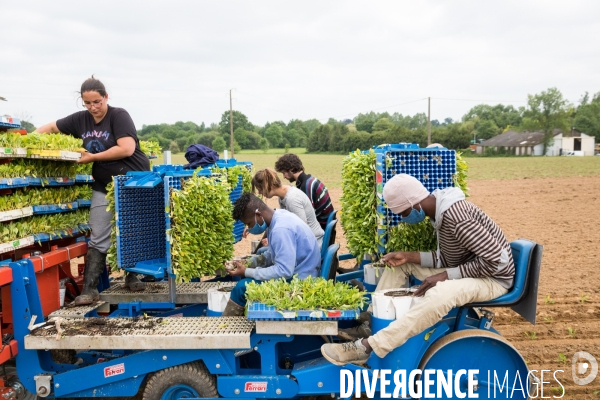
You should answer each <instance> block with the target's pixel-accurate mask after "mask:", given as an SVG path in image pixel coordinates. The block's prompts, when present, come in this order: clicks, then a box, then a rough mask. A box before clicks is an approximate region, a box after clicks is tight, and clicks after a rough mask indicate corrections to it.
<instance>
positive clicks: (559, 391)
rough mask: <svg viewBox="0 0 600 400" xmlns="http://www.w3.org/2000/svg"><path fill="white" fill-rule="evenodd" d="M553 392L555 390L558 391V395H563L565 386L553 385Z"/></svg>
mask: <svg viewBox="0 0 600 400" xmlns="http://www.w3.org/2000/svg"><path fill="white" fill-rule="evenodd" d="M552 392H554V393H556V394H558V395H560V396H562V395H563V392H564V389H563V387H562V386H561V387H553V388H552Z"/></svg>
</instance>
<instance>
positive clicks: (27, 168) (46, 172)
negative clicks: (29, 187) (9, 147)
mask: <svg viewBox="0 0 600 400" xmlns="http://www.w3.org/2000/svg"><path fill="white" fill-rule="evenodd" d="M77 165H78V164H76V163H72V162H64V161H48V160H39V159H17V160H13V161H12V162H10V163H8V164H1V165H0V178H24V177H34V178H51V177H52V178H55V177H62V178H72V179H74V178H75V175H77Z"/></svg>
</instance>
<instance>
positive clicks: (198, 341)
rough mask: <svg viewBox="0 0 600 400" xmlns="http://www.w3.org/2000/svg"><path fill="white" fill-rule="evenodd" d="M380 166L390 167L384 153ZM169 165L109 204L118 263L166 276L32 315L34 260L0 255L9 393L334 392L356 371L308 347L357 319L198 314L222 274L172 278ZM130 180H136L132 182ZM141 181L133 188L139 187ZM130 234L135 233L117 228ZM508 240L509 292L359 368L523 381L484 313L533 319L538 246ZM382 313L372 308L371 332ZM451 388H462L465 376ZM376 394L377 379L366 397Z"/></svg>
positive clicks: (483, 394) (462, 310) (479, 389)
mask: <svg viewBox="0 0 600 400" xmlns="http://www.w3.org/2000/svg"><path fill="white" fill-rule="evenodd" d="M403 150H404V148H384V149H383V150H382V154H383V155H382V157H383V158H382V160H381V161H382V162H383V163H384V164H385V163H386V161H385V157H386V156H387V157H388V159H389V158H395V154H394V153H395V152H400V151H403ZM425 150H427V151H429V149H423V151H425ZM437 151H446V152H448V150H445V149H443V150H437ZM386 152H387V153H388V154H387V155H386ZM411 153H412V154H413V155H414V154H416V155H417V156H416V157H417V159H418V157H421V161H423V162H424V161H426V160H425V158H424V157H430V156H431V155H430V154H428V155H427V156H426V155H424V153H423V152H421V151H420V150H419V149H417V148H412V149H411ZM433 155H435V154H433ZM407 156H408V155H407ZM436 156H437V155H436ZM436 163H437V159H436ZM387 164H388V165H391V166H392V167H394V168H396V169H399V167H398V166H396V165H395V164H391V163H390V161H388V162H387ZM398 165H400V164H398ZM400 172H401V171H397V173H400ZM178 174H180V175H178ZM181 174H184V173H183V172H182V171H177V170H176V168H175V169H174V170H170V171H168V170H161V171H155V172H154V173H153V174H152V175H148V174H146V176H136V175H135V174H133V175H127V176H125V177H122V178H119V179H118V180H117V182H118V185H117V186H116V187H115V196H116V197H117V199H118V202H119V205H118V206H117V209H118V211H119V210H121V211H120V212H119V215H118V218H117V226H118V228H119V230H120V231H119V235H120V237H119V251H118V256H119V263H120V265H121V266H122V267H124V269H126V270H130V271H134V272H138V273H144V274H147V275H152V276H155V277H157V278H162V277H163V276H164V274H165V272H166V273H167V275H168V276H169V278H168V279H167V281H158V282H153V283H149V284H147V288H146V290H145V291H144V292H142V293H128V292H126V291H125V290H123V289H122V288H121V286H120V284H118V283H117V284H113V285H112V286H111V287H110V288H109V289H106V290H104V291H103V292H102V293H101V300H102V301H101V302H99V303H97V304H94V305H92V306H84V307H77V308H71V309H69V308H63V309H59V310H56V311H54V312H53V313H51V314H50V315H49V318H48V319H47V320H44V318H43V316H44V311H43V310H42V305H41V302H40V298H39V294H38V293H39V291H38V282H37V280H36V274H35V271H34V261H35V260H30V259H25V260H20V261H16V262H11V263H9V264H8V267H9V268H10V269H11V270H12V283H10V296H11V298H12V314H13V317H14V318H13V319H14V336H15V338H20V339H18V354H17V355H16V368H17V373H18V377H19V381H16V380H15V381H14V382H17V383H15V384H14V385H13V387H15V388H19V390H20V391H18V393H17V394H18V395H17V396H16V397H17V399H16V400H21V399H24V398H33V393H35V394H37V396H40V397H48V398H61V397H64V398H75V397H132V396H137V397H139V396H143V399H148V400H150V399H164V400H168V399H173V400H174V399H179V398H188V399H190V398H214V397H221V398H226V399H242V398H250V399H259V398H282V399H292V398H299V397H303V396H317V395H327V396H329V395H331V396H332V397H333V398H339V396H340V371H341V370H342V369H349V370H351V371H355V370H357V369H361V368H362V367H359V366H356V365H346V366H344V367H339V366H335V365H333V364H331V363H329V362H327V361H326V360H325V359H324V358H323V357H322V356H321V352H320V347H321V345H322V344H323V343H325V342H327V341H336V340H337V337H336V335H337V332H338V328H344V327H349V326H352V325H353V324H356V323H357V321H352V320H351V321H348V320H345V319H343V316H342V315H340V314H330V315H325V316H324V317H322V318H310V317H307V318H304V319H302V320H299V319H294V318H290V319H283V320H273V319H272V318H266V319H264V320H261V319H248V318H246V317H209V316H205V315H206V309H207V307H206V303H207V291H208V289H209V288H211V287H215V285H220V286H227V285H229V286H231V285H233V284H234V282H216V281H212V282H211V281H203V282H189V283H184V284H177V285H176V284H175V280H174V279H173V278H174V277H173V276H172V271H170V264H169V255H168V243H169V241H168V240H167V239H166V238H165V230H166V229H168V215H167V213H165V207H164V206H165V203H164V201H165V193H168V190H170V189H169V188H173V187H176V185H177V183H181V179H185V176H183V175H181ZM430 176H432V175H430ZM417 177H418V176H417ZM421 178H422V177H419V179H421ZM435 179H443V177H442V178H438V177H436V178H435ZM132 182H137V185H138V186H137V187H135V188H133V184H132ZM451 184H452V183H451V181H450V182H446V183H445V185H446V186H449V185H451ZM128 185H129V186H128ZM143 185H146V186H145V189H141V188H140V187H142V186H143ZM128 191H132V193H133V192H136V193H138V194H139V196H140V197H139V198H138V197H135V198H131V196H129V197H128V194H124V193H129V192H128ZM119 196H124V197H119ZM132 196H133V195H132ZM135 196H138V195H137V194H136V195H135ZM130 200H131V201H130ZM125 210H126V211H125ZM132 216H133V217H132ZM130 217H132V218H133V219H131V220H129V218H130ZM386 221H387V220H382V221H381V222H382V223H381V224H380V225H381V226H384V225H385V224H386ZM242 228H243V227H242ZM130 232H135V233H137V236H136V235H132V236H129V235H130ZM159 236H160V239H156V240H154V238H158V237H159ZM338 247H339V245H337V244H332V245H330V246H329V247H328V248H327V249H326V250H325V251H324V252H323V254H324V260H323V268H322V270H321V274H322V276H326V277H327V276H331V275H330V274H329V272H330V268H331V264H332V261H333V260H334V259H335V257H337V249H338ZM511 248H512V250H513V256H514V260H515V264H516V271H517V272H516V277H515V284H514V287H513V288H512V290H511V291H510V292H509V293H507V294H506V295H504V296H502V297H500V298H498V299H495V300H492V301H489V302H486V303H481V304H470V305H467V306H464V307H459V308H456V309H453V310H451V312H450V313H449V314H448V315H447V316H446V317H444V318H443V320H442V321H440V322H438V323H437V324H435V325H434V326H432V327H430V328H428V329H426V330H425V331H424V332H422V333H420V334H419V335H417V336H415V337H413V338H411V339H410V340H408V341H407V342H406V343H405V344H404V345H402V346H400V347H399V348H397V349H395V350H394V351H393V352H391V353H390V354H388V355H387V356H386V357H385V358H383V359H382V358H379V357H377V356H376V355H375V354H374V353H373V355H372V356H371V357H370V359H369V360H368V361H367V369H366V371H367V375H370V374H372V373H373V371H374V370H377V369H390V370H392V371H396V370H399V369H403V370H407V372H408V373H409V372H410V371H411V370H414V369H416V368H419V369H421V370H424V369H436V370H443V371H446V370H449V369H450V370H455V371H456V370H459V369H478V370H479V374H478V375H477V376H475V379H476V382H477V385H476V387H475V392H476V393H478V394H479V398H488V397H487V394H488V388H490V387H496V386H497V384H496V382H495V381H493V380H492V381H490V380H488V371H494V372H495V374H496V376H499V377H502V378H503V377H504V376H505V373H508V375H509V376H510V377H514V376H515V375H516V374H517V373H518V374H519V375H520V376H521V377H523V379H524V380H523V382H524V383H525V384H527V385H529V384H531V382H528V381H527V378H528V369H527V365H526V363H525V361H524V360H523V358H522V357H521V355H520V354H519V353H518V351H517V350H516V349H515V348H514V347H513V346H511V345H510V343H508V342H507V341H506V340H505V339H503V338H502V336H501V335H500V334H499V333H498V332H497V331H496V330H495V329H494V328H493V327H492V321H493V316H494V314H493V312H491V311H489V309H490V308H493V307H512V308H513V309H514V310H515V311H516V312H518V313H519V314H521V315H522V316H523V317H524V318H526V319H527V320H529V321H530V322H532V323H535V312H536V301H537V285H538V277H539V271H540V263H541V255H542V247H541V246H540V245H537V244H536V243H534V242H531V241H528V240H524V239H520V240H517V241H515V242H513V243H511ZM361 273H362V271H357V272H352V273H349V274H343V275H338V277H337V279H338V280H348V279H350V278H352V277H355V278H356V277H359V276H360V274H361ZM99 315H102V317H100V316H99ZM390 322H391V321H388V320H383V319H378V318H375V317H373V319H372V328H373V331H374V332H377V331H378V330H380V329H383V328H385V327H386V326H387V325H388V324H389V323H390ZM35 327H37V329H35V330H33V331H30V328H35ZM19 385H22V386H19ZM512 385H513V380H512V378H511V379H510V380H509V386H510V387H511V388H512ZM459 386H460V388H462V389H463V391H466V386H467V378H466V376H464V379H461V380H460V382H459ZM23 389H26V391H24V390H23ZM504 390H506V388H504ZM378 391H379V386H377V387H376V394H375V397H376V398H377V397H378V395H379V393H378ZM433 391H434V392H435V389H434V390H433ZM521 393H522V392H521V391H517V392H515V393H514V394H513V397H512V398H526V394H524V395H523V396H522V397H519V395H520V394H521ZM140 398H141V397H140ZM442 398H446V397H442Z"/></svg>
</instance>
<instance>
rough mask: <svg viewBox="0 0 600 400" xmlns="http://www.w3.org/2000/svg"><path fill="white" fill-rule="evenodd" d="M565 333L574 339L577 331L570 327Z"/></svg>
mask: <svg viewBox="0 0 600 400" xmlns="http://www.w3.org/2000/svg"><path fill="white" fill-rule="evenodd" d="M567 332H568V333H569V336H571V337H572V338H573V337H575V333H577V329H573V328H571V327H569V328H567Z"/></svg>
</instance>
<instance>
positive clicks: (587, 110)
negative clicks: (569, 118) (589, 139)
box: [573, 92, 600, 143]
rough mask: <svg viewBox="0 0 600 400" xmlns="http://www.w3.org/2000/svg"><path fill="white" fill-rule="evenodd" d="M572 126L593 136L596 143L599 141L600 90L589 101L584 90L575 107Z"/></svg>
mask: <svg viewBox="0 0 600 400" xmlns="http://www.w3.org/2000/svg"><path fill="white" fill-rule="evenodd" d="M573 126H574V127H575V129H577V130H579V131H581V132H583V133H585V134H586V135H590V136H594V137H595V138H596V143H598V142H600V92H598V93H596V94H595V95H594V97H593V98H592V100H591V102H590V101H589V95H588V94H587V92H586V94H585V95H584V97H583V98H582V101H581V104H580V105H579V107H577V113H576V114H575V120H574V121H573Z"/></svg>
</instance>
